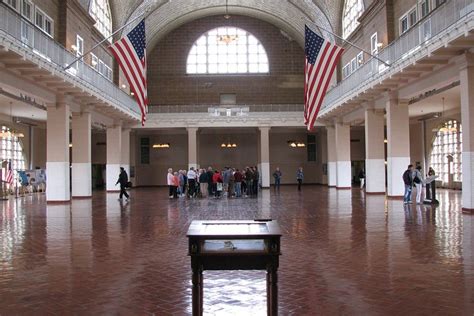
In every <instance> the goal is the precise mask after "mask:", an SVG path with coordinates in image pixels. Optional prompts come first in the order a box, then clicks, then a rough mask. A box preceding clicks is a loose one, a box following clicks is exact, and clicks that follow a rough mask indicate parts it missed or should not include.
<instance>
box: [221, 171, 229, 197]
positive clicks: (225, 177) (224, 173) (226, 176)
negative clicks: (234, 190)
mask: <svg viewBox="0 0 474 316" xmlns="http://www.w3.org/2000/svg"><path fill="white" fill-rule="evenodd" d="M229 171H230V169H229V167H225V168H224V171H222V180H223V183H224V190H223V191H224V192H228V191H229V180H230V172H229Z"/></svg>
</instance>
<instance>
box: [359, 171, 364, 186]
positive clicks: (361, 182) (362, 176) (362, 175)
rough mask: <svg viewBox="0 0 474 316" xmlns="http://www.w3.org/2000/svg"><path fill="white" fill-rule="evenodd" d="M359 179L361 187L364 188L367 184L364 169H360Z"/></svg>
mask: <svg viewBox="0 0 474 316" xmlns="http://www.w3.org/2000/svg"><path fill="white" fill-rule="evenodd" d="M359 180H360V189H361V190H362V189H363V188H364V185H365V172H364V169H360V171H359Z"/></svg>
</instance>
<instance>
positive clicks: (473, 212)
mask: <svg viewBox="0 0 474 316" xmlns="http://www.w3.org/2000/svg"><path fill="white" fill-rule="evenodd" d="M462 212H463V213H464V214H469V215H474V208H465V207H463V208H462Z"/></svg>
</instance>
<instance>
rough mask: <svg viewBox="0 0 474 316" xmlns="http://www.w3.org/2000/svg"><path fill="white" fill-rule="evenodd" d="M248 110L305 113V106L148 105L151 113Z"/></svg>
mask: <svg viewBox="0 0 474 316" xmlns="http://www.w3.org/2000/svg"><path fill="white" fill-rule="evenodd" d="M218 108H220V109H237V108H239V109H248V111H247V112H303V110H304V105H303V104H232V105H219V104H196V105H156V104H155V105H148V112H149V113H209V109H218Z"/></svg>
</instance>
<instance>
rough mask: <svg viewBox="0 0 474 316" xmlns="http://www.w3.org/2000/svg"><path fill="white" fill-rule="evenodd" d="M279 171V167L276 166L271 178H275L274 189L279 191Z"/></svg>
mask: <svg viewBox="0 0 474 316" xmlns="http://www.w3.org/2000/svg"><path fill="white" fill-rule="evenodd" d="M281 175H282V174H281V171H280V168H279V167H277V168H276V169H275V172H274V173H273V178H274V179H275V191H276V190H278V191H280V182H281Z"/></svg>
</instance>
